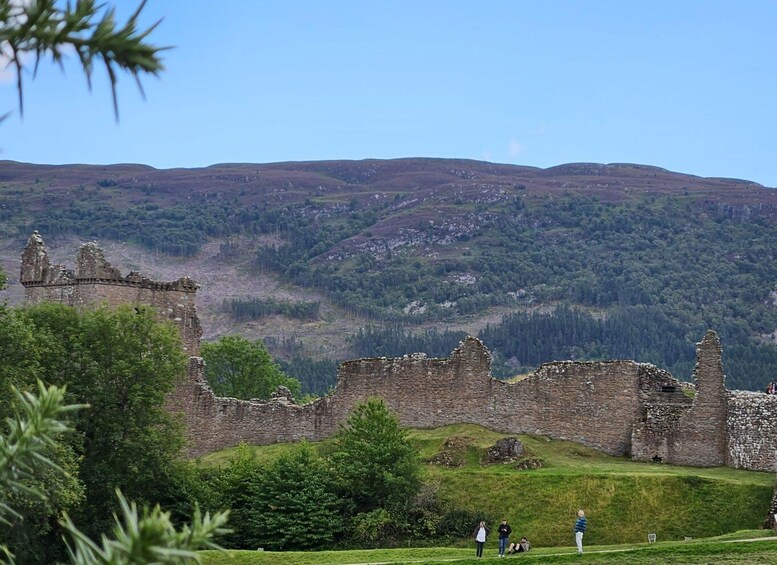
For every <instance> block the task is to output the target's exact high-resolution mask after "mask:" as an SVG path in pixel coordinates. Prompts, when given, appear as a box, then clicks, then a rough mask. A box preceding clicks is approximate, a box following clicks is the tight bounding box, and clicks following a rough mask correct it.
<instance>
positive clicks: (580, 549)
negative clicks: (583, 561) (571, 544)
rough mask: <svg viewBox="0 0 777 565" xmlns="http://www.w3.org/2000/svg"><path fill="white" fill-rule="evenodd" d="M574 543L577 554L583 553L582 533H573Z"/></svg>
mask: <svg viewBox="0 0 777 565" xmlns="http://www.w3.org/2000/svg"><path fill="white" fill-rule="evenodd" d="M575 543H576V544H577V552H578V553H583V532H575Z"/></svg>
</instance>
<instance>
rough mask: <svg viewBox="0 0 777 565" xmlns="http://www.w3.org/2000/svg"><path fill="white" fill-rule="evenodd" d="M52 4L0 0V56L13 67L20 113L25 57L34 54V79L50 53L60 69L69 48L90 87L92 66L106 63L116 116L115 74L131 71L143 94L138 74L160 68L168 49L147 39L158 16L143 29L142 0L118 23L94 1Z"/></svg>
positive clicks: (49, 0)
mask: <svg viewBox="0 0 777 565" xmlns="http://www.w3.org/2000/svg"><path fill="white" fill-rule="evenodd" d="M56 4H57V2H56V1H55V0H32V1H30V2H18V1H14V0H0V59H2V58H5V59H7V60H8V65H9V66H13V67H15V69H16V86H17V90H18V92H19V113H20V114H21V115H24V97H23V83H22V76H23V73H22V71H23V69H24V67H25V58H26V56H27V55H30V54H34V58H35V66H34V71H33V77H35V75H36V74H37V70H38V66H39V64H40V61H41V59H43V58H46V57H51V59H52V61H54V62H55V63H57V64H58V65H59V66H60V67H62V66H63V59H64V57H65V55H66V54H67V53H68V51H69V50H71V49H72V50H74V51H75V53H76V55H77V56H78V59H79V61H80V62H81V66H82V68H83V70H84V74H85V75H86V79H87V83H88V85H89V89H90V90H91V88H92V72H93V71H94V67H95V64H96V63H97V64H99V63H102V64H103V65H104V66H105V70H106V72H107V73H108V78H109V79H110V82H111V93H112V95H113V109H114V113H115V115H116V119H117V120H118V117H119V106H118V100H117V96H116V82H117V81H118V72H119V71H125V72H128V73H130V74H131V75H132V76H133V77H134V78H135V81H136V82H137V84H138V88H139V89H140V92H141V94H143V95H144V96H145V94H144V92H143V87H142V85H141V83H140V75H141V74H144V73H145V74H152V75H157V74H158V73H159V72H160V71H161V70H163V68H164V67H163V65H162V61H161V58H160V56H159V54H160V52H161V51H163V50H165V49H167V47H157V46H155V45H153V44H151V43H148V42H147V41H146V40H147V38H148V36H149V35H150V34H151V32H152V31H153V30H154V29H155V28H156V27H157V25H159V23H160V21H161V20H160V21H157V22H156V23H154V24H153V25H152V26H151V27H149V28H147V29H145V30H144V29H140V28H139V27H138V18H139V16H140V12H141V11H142V10H143V7H144V6H145V4H146V0H143V1H142V2H141V3H140V5H139V6H138V8H137V10H135V12H134V13H133V14H132V15H131V16H130V18H129V19H128V20H127V21H126V23H124V24H123V25H119V24H118V23H117V22H116V10H115V8H114V7H109V8H107V9H105V10H104V12H103V13H102V15H100V12H101V11H102V10H103V8H104V7H105V5H104V4H97V3H96V2H95V0H77V2H76V3H75V4H74V5H71V3H70V2H68V4H67V6H66V7H65V8H64V9H63V8H59V7H57V6H56Z"/></svg>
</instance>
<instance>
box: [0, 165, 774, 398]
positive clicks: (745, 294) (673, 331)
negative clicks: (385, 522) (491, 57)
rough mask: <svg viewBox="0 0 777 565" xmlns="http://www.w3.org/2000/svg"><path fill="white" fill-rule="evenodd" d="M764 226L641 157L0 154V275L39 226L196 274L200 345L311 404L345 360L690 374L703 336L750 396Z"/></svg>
mask: <svg viewBox="0 0 777 565" xmlns="http://www.w3.org/2000/svg"><path fill="white" fill-rule="evenodd" d="M776 223H777V191H775V190H774V189H769V188H765V187H763V186H760V185H757V184H754V183H751V182H747V181H742V180H732V179H706V178H699V177H694V176H691V175H684V174H680V173H674V172H670V171H666V170H663V169H659V168H655V167H649V166H643V165H630V164H611V165H602V164H591V163H582V164H569V165H561V166H557V167H552V168H549V169H538V168H532V167H520V166H513V165H498V164H492V163H485V162H477V161H464V160H444V159H398V160H390V161H381V160H366V161H322V162H306V163H275V164H263V165H256V164H225V165H214V166H212V167H206V168H202V169H171V170H156V169H152V168H150V167H146V166H142V165H112V166H85V165H66V166H45V165H31V164H24V163H15V162H8V161H5V162H0V258H1V259H2V266H3V268H4V269H5V270H6V272H7V273H8V274H9V275H10V276H9V280H10V281H11V282H13V281H14V279H15V278H16V272H17V269H18V262H17V261H18V257H19V254H20V252H21V249H22V247H23V245H24V242H25V240H26V237H27V236H28V235H29V233H30V232H31V231H32V230H34V229H37V230H38V231H40V232H41V234H42V235H43V236H44V238H45V239H46V241H47V243H48V245H49V248H50V251H51V254H52V256H53V257H54V258H55V259H57V260H59V261H60V262H65V263H72V258H73V256H74V252H75V248H76V246H77V245H78V243H79V242H80V241H85V240H91V239H96V240H98V242H99V243H100V245H101V246H103V247H104V248H105V249H106V255H107V257H108V259H109V260H110V261H112V262H113V263H114V264H116V265H117V266H119V267H120V268H122V269H123V270H125V271H126V270H129V269H135V270H141V271H142V272H144V274H148V275H150V276H154V277H156V278H163V279H168V280H171V279H174V278H177V277H179V276H183V275H190V276H192V277H193V278H195V279H197V280H198V281H199V282H200V283H201V285H202V289H201V291H200V295H199V296H200V298H199V304H200V305H201V307H200V316H201V318H202V321H203V325H204V327H205V330H206V337H208V338H213V337H215V336H217V335H220V334H224V333H242V334H244V335H247V336H249V337H262V338H266V342H267V343H268V345H269V346H270V348H271V349H272V350H273V351H274V352H275V353H276V354H277V355H279V356H281V357H282V358H284V359H285V360H286V362H287V363H291V365H290V366H289V365H287V368H288V369H289V370H290V372H292V373H296V374H295V376H299V377H300V378H302V380H303V383H305V387H306V389H307V390H314V391H317V392H322V391H324V390H325V389H326V387H327V386H329V385H330V384H331V383H332V381H333V378H334V375H333V367H334V361H336V360H340V359H344V358H348V357H355V356H373V355H400V354H403V353H408V352H412V351H419V350H420V351H426V352H427V353H428V354H430V355H447V354H448V353H449V352H450V350H451V349H452V347H453V346H454V345H455V344H456V343H457V342H458V340H459V339H460V338H461V337H462V336H463V335H465V333H469V334H473V335H479V336H480V337H481V338H482V339H484V341H485V342H486V344H487V345H488V346H489V347H490V348H491V349H492V350H493V351H494V352H495V354H496V355H495V373H496V374H497V375H499V376H507V375H511V374H515V373H517V372H521V371H525V370H527V369H529V368H531V367H534V366H536V365H537V364H539V363H542V362H544V361H549V360H554V359H566V358H577V359H587V358H602V357H604V358H633V359H636V360H638V361H645V362H652V363H655V364H657V365H660V366H662V367H665V368H668V369H669V370H671V371H673V372H674V373H675V375H676V376H678V377H680V378H687V377H688V376H689V375H690V371H691V369H692V365H693V352H694V348H693V344H694V342H695V341H697V340H698V339H700V338H701V336H702V335H703V332H704V331H705V330H706V329H707V328H714V329H716V330H717V331H718V332H719V333H720V335H721V338H722V340H723V344H724V356H725V357H724V363H725V369H726V374H727V377H728V385H729V387H730V388H754V389H759V388H762V387H763V386H765V384H766V382H768V381H769V380H771V379H772V378H774V368H775V367H777V352H776V351H775V346H774V337H775V332H776V331H777V306H776V304H777V292H774V291H775V288H776V285H777V261H775V253H777V251H775V250H777V229H775V228H776V227H777V226H776V225H775V224H776ZM9 296H10V298H11V301H18V300H19V299H20V296H21V294H20V289H19V288H18V285H16V286H12V287H11V289H10V290H9Z"/></svg>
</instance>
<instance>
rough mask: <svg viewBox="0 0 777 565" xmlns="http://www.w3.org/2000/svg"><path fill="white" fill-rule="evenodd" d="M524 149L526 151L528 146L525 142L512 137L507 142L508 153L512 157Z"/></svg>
mask: <svg viewBox="0 0 777 565" xmlns="http://www.w3.org/2000/svg"><path fill="white" fill-rule="evenodd" d="M524 151H526V146H525V145H524V144H523V143H518V142H517V141H516V140H515V139H511V140H510V142H509V143H508V144H507V154H508V155H509V156H510V158H512V159H515V158H516V157H518V156H519V155H520V154H521V153H523V152H524Z"/></svg>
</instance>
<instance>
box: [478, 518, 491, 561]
mask: <svg viewBox="0 0 777 565" xmlns="http://www.w3.org/2000/svg"><path fill="white" fill-rule="evenodd" d="M490 531H491V530H489V529H488V528H486V523H485V522H483V521H481V522H480V524H479V525H478V527H477V528H475V545H476V547H477V550H476V552H475V555H477V557H478V559H480V558H481V557H483V546H484V545H486V538H487V537H488V532H490Z"/></svg>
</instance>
